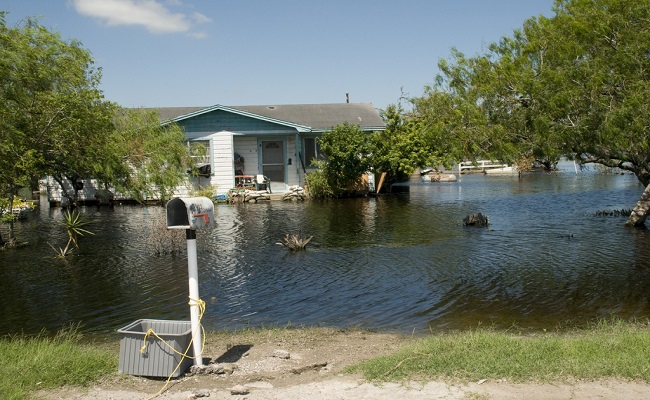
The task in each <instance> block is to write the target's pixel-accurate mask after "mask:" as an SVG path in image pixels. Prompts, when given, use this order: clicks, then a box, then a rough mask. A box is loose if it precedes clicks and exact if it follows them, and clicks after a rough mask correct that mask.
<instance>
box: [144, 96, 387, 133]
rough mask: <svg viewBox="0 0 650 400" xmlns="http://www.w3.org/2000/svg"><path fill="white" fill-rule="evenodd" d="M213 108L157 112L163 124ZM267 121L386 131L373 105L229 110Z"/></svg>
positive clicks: (318, 128)
mask: <svg viewBox="0 0 650 400" xmlns="http://www.w3.org/2000/svg"><path fill="white" fill-rule="evenodd" d="M206 108H209V107H163V108H156V109H155V110H157V111H158V112H159V113H160V117H161V120H163V121H166V120H169V119H172V118H176V117H180V116H183V115H187V114H191V113H194V112H198V111H201V110H203V109H206ZM228 108H231V109H235V110H241V111H244V112H248V113H253V114H256V115H260V116H263V117H267V118H273V119H277V120H280V121H285V122H290V123H293V124H298V125H304V126H308V127H311V128H312V129H313V130H315V131H322V130H329V129H331V128H332V127H334V126H336V125H339V124H341V123H343V122H348V123H350V124H353V125H359V126H360V127H361V128H362V129H363V128H366V129H370V128H373V129H383V128H384V126H385V124H384V121H383V119H382V118H381V116H380V115H379V113H378V112H377V110H376V109H375V108H374V107H373V105H372V104H371V103H333V104H284V105H261V106H233V107H230V106H229V107H228Z"/></svg>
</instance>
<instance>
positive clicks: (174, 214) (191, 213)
mask: <svg viewBox="0 0 650 400" xmlns="http://www.w3.org/2000/svg"><path fill="white" fill-rule="evenodd" d="M211 224H214V203H212V200H210V199H209V198H207V197H187V198H180V197H177V198H174V199H171V200H169V201H168V202H167V228H168V229H192V230H196V229H202V228H206V227H208V226H209V225H211Z"/></svg>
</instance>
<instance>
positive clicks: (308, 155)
mask: <svg viewBox="0 0 650 400" xmlns="http://www.w3.org/2000/svg"><path fill="white" fill-rule="evenodd" d="M304 145H305V159H304V161H305V167H312V166H313V165H312V163H313V162H314V160H316V161H321V160H324V159H325V157H324V156H323V154H322V153H321V151H320V144H319V143H318V138H305V140H304Z"/></svg>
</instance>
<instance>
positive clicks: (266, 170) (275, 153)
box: [262, 140, 285, 188]
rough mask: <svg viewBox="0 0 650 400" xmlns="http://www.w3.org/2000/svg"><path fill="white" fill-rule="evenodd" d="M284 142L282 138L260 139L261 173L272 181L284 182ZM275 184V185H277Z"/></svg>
mask: <svg viewBox="0 0 650 400" xmlns="http://www.w3.org/2000/svg"><path fill="white" fill-rule="evenodd" d="M284 168H285V166H284V142H283V141H282V140H263V141H262V174H264V176H266V177H267V178H269V180H270V181H271V188H273V186H274V185H273V183H277V184H278V185H280V184H282V185H284V184H285V180H284V177H285V171H284ZM278 185H276V186H278Z"/></svg>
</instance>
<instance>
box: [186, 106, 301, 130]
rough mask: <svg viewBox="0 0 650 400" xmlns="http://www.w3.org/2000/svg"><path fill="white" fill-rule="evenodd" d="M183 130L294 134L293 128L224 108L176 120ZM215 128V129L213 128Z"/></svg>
mask: <svg viewBox="0 0 650 400" xmlns="http://www.w3.org/2000/svg"><path fill="white" fill-rule="evenodd" d="M177 123H178V124H179V125H180V126H181V127H183V128H184V129H185V132H186V133H188V134H190V133H195V132H217V131H229V132H236V133H244V134H245V133H247V132H249V133H254V134H256V135H259V134H264V135H278V134H288V133H290V134H294V133H296V132H297V130H296V129H295V128H290V127H287V126H283V125H278V124H277V123H273V122H268V121H263V120H259V119H255V118H252V117H249V116H245V115H238V114H233V113H231V112H227V111H224V110H216V111H211V112H208V113H205V114H201V115H197V116H195V117H192V118H188V119H183V120H180V121H177ZM215 129H216V130H215Z"/></svg>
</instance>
